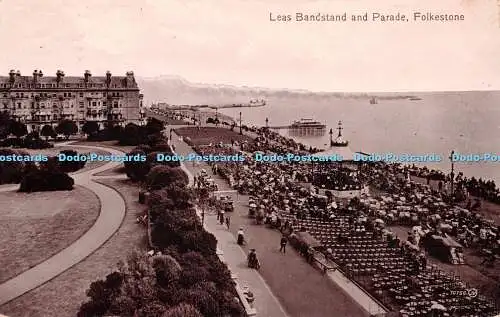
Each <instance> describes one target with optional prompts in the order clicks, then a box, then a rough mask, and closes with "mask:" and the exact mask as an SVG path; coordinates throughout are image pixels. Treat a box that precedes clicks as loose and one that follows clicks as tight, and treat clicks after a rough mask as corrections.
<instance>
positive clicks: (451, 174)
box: [450, 150, 455, 202]
mask: <svg viewBox="0 0 500 317" xmlns="http://www.w3.org/2000/svg"><path fill="white" fill-rule="evenodd" d="M454 154H455V151H454V150H453V151H451V153H450V162H451V173H450V181H451V199H452V202H453V201H454V200H455V193H454V181H455V162H454V161H453V155H454Z"/></svg>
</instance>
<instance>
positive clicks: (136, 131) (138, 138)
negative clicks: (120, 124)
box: [119, 123, 144, 145]
mask: <svg viewBox="0 0 500 317" xmlns="http://www.w3.org/2000/svg"><path fill="white" fill-rule="evenodd" d="M142 132H143V131H142V129H141V127H140V126H138V125H137V124H134V123H129V124H127V125H126V126H125V128H124V129H123V131H122V134H121V135H120V140H119V141H120V145H139V144H141V143H143V142H142V141H143V140H144V137H143V133H142Z"/></svg>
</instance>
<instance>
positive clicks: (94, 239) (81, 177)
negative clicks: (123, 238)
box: [0, 143, 125, 306]
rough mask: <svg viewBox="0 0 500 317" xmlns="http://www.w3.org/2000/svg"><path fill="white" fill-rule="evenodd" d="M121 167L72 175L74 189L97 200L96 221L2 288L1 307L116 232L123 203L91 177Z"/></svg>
mask: <svg viewBox="0 0 500 317" xmlns="http://www.w3.org/2000/svg"><path fill="white" fill-rule="evenodd" d="M65 145H69V143H61V144H58V145H57V146H65ZM78 148H85V149H87V150H93V151H104V152H109V153H110V154H114V155H124V153H123V152H120V151H117V150H113V149H109V148H104V147H97V146H84V145H78ZM120 164H121V163H118V162H109V163H106V164H104V165H102V166H100V167H98V168H95V169H92V170H89V171H85V172H81V173H78V172H76V173H74V174H72V177H73V179H74V180H75V184H76V185H80V186H84V187H86V188H88V189H90V190H91V191H93V192H94V193H95V194H96V195H97V196H98V197H99V200H100V203H101V210H100V214H99V217H98V218H97V220H96V222H95V223H94V225H93V226H92V227H91V228H90V229H89V230H88V231H87V232H86V233H85V234H84V235H83V236H81V237H80V238H79V239H78V240H76V241H75V242H74V243H72V244H71V245H70V246H68V247H67V248H66V249H64V250H62V251H61V252H59V253H57V254H56V255H54V256H52V257H50V258H49V259H47V260H45V261H44V262H42V263H40V264H38V265H36V266H34V267H33V268H31V269H29V270H28V271H25V272H23V273H21V274H20V275H18V276H16V277H14V278H12V279H10V280H8V281H6V282H5V283H3V284H1V285H0V306H1V305H3V304H5V303H7V302H9V301H11V300H13V299H15V298H17V297H19V296H21V295H23V294H24V293H26V292H28V291H30V290H32V289H34V288H36V287H38V286H40V285H42V284H44V283H46V282H48V281H49V280H51V279H53V278H54V277H56V276H58V275H59V274H61V273H63V272H64V271H66V270H67V269H69V268H70V267H72V266H73V265H75V264H77V263H79V262H80V261H82V260H83V259H85V258H86V257H87V256H89V255H90V254H92V253H93V252H94V251H95V250H97V249H98V248H99V247H100V246H101V245H102V244H104V243H105V242H106V241H107V240H108V239H109V238H110V237H111V236H112V235H113V234H114V233H115V232H116V230H118V228H119V227H120V225H121V222H122V219H123V218H124V216H125V202H124V201H123V199H122V197H121V196H120V195H119V194H118V193H117V192H116V191H115V190H113V189H111V188H109V187H107V186H104V185H101V184H99V183H96V182H94V181H93V176H92V175H93V174H95V173H99V172H102V171H105V170H107V169H110V168H114V167H116V166H118V165H120ZM18 188H19V185H14V186H12V187H10V186H9V187H6V188H2V191H11V190H17V189H18Z"/></svg>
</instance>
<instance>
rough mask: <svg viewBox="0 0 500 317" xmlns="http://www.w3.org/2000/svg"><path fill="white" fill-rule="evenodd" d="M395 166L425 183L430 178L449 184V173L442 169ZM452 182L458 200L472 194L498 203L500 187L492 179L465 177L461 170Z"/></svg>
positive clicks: (428, 181) (499, 200)
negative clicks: (423, 180) (424, 180)
mask: <svg viewBox="0 0 500 317" xmlns="http://www.w3.org/2000/svg"><path fill="white" fill-rule="evenodd" d="M397 166H398V169H399V171H400V172H403V171H404V170H405V171H408V172H409V173H410V175H412V176H416V177H420V178H423V179H426V182H427V184H429V183H430V181H431V180H435V181H438V182H439V183H440V184H443V182H446V183H448V184H451V175H446V174H445V173H443V172H442V171H439V170H434V169H428V168H427V167H425V166H424V167H417V166H415V165H412V166H411V167H409V168H408V167H403V166H402V165H397ZM453 182H454V186H456V192H455V195H456V197H455V198H456V199H458V200H463V199H467V196H470V195H472V196H475V197H477V198H482V199H485V200H487V201H490V202H492V203H500V189H499V188H498V187H497V185H496V184H495V182H494V181H492V180H488V181H485V180H483V179H482V178H479V179H476V178H475V177H466V176H464V174H463V173H462V172H459V173H458V174H457V175H455V176H453ZM440 186H443V185H440ZM462 193H465V194H462Z"/></svg>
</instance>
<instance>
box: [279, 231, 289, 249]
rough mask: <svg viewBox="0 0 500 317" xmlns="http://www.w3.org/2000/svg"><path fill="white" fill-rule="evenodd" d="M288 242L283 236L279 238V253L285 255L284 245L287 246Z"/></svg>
mask: <svg viewBox="0 0 500 317" xmlns="http://www.w3.org/2000/svg"><path fill="white" fill-rule="evenodd" d="M287 242H288V240H287V238H286V236H285V235H283V236H282V237H281V241H280V252H283V253H286V244H287Z"/></svg>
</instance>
